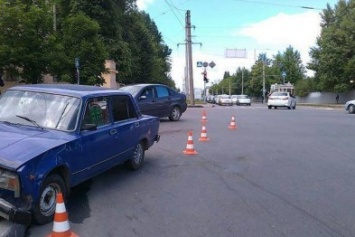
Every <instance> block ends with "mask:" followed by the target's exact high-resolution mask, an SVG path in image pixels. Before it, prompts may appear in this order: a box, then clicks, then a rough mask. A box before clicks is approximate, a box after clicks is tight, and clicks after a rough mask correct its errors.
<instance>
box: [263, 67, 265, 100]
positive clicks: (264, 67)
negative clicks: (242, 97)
mask: <svg viewBox="0 0 355 237" xmlns="http://www.w3.org/2000/svg"><path fill="white" fill-rule="evenodd" d="M262 96H263V97H264V96H265V61H263V95H262Z"/></svg>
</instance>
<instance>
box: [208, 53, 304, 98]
mask: <svg viewBox="0 0 355 237" xmlns="http://www.w3.org/2000/svg"><path fill="white" fill-rule="evenodd" d="M283 72H284V73H285V75H286V76H285V78H282V74H283ZM304 78H305V68H304V66H303V64H302V61H301V56H300V53H299V52H298V51H295V50H294V49H293V48H292V47H291V46H289V47H288V48H287V49H286V50H285V52H284V53H280V52H279V53H278V54H277V55H275V56H274V57H273V58H272V59H271V58H268V57H267V55H266V54H265V53H263V54H260V55H259V56H258V59H257V60H256V61H255V64H254V65H253V66H252V68H251V71H249V70H246V69H245V68H243V69H242V68H238V69H237V71H236V73H235V74H233V75H230V74H229V72H225V73H224V78H223V80H222V81H221V82H219V83H218V84H215V85H213V86H212V87H211V89H210V91H213V93H215V92H217V93H219V92H225V93H227V94H242V93H243V94H247V95H250V96H261V95H262V91H263V81H264V80H265V91H266V92H268V91H269V90H270V87H271V85H272V84H275V83H278V84H282V83H283V81H284V80H285V83H287V82H290V83H292V84H295V83H297V82H298V81H301V80H303V79H304ZM242 86H243V90H242Z"/></svg>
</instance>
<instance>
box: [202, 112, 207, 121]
mask: <svg viewBox="0 0 355 237" xmlns="http://www.w3.org/2000/svg"><path fill="white" fill-rule="evenodd" d="M201 122H203V123H206V122H207V117H206V110H203V112H202V119H201Z"/></svg>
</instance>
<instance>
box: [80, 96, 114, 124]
mask: <svg viewBox="0 0 355 237" xmlns="http://www.w3.org/2000/svg"><path fill="white" fill-rule="evenodd" d="M108 123H110V119H109V113H108V108H107V98H93V99H89V100H88V103H87V104H86V109H85V115H84V124H96V125H97V126H101V125H105V124H108Z"/></svg>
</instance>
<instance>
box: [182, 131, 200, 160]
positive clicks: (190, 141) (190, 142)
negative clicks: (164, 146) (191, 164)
mask: <svg viewBox="0 0 355 237" xmlns="http://www.w3.org/2000/svg"><path fill="white" fill-rule="evenodd" d="M183 152H184V153H185V154H186V155H196V154H197V151H195V149H194V141H193V139H192V132H191V131H190V132H188V138H187V145H186V149H185V150H184V151H183Z"/></svg>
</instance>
